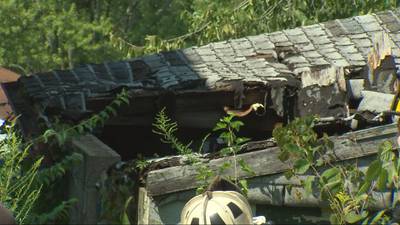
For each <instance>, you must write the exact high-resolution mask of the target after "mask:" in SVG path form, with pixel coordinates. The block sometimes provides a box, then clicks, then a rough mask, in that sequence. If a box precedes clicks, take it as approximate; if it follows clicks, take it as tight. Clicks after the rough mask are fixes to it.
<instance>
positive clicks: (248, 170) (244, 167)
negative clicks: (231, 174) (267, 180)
mask: <svg viewBox="0 0 400 225" xmlns="http://www.w3.org/2000/svg"><path fill="white" fill-rule="evenodd" d="M238 163H239V165H240V169H241V170H243V171H244V172H246V173H248V174H249V175H253V176H254V175H256V173H255V172H254V170H253V169H252V168H251V167H250V166H249V164H247V163H246V162H245V161H244V160H243V159H240V160H239V161H238Z"/></svg>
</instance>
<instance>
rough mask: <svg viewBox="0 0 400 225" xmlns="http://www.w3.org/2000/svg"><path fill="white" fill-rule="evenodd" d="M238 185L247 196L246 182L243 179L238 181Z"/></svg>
mask: <svg viewBox="0 0 400 225" xmlns="http://www.w3.org/2000/svg"><path fill="white" fill-rule="evenodd" d="M239 184H240V187H241V188H242V191H243V193H244V194H245V195H247V193H248V192H249V185H248V183H247V180H245V179H242V180H239Z"/></svg>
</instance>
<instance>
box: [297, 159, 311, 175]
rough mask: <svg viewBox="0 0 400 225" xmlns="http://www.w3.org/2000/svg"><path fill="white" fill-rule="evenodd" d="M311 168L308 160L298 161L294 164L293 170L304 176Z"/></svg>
mask: <svg viewBox="0 0 400 225" xmlns="http://www.w3.org/2000/svg"><path fill="white" fill-rule="evenodd" d="M310 166H311V165H310V163H309V162H308V161H307V160H306V159H298V160H296V161H295V162H294V165H293V169H294V170H295V172H296V173H298V174H304V173H305V172H307V170H308V169H309V168H310Z"/></svg>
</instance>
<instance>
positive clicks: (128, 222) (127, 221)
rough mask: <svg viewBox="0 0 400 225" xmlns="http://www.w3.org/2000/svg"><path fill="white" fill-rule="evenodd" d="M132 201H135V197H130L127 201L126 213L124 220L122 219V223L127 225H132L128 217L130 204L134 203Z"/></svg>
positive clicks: (124, 213)
mask: <svg viewBox="0 0 400 225" xmlns="http://www.w3.org/2000/svg"><path fill="white" fill-rule="evenodd" d="M132 199H133V197H132V196H130V197H129V198H128V199H127V200H126V201H125V206H124V212H123V215H122V219H121V223H122V224H127V225H130V224H131V222H130V221H129V217H128V212H127V210H128V206H129V203H130V202H131V201H132Z"/></svg>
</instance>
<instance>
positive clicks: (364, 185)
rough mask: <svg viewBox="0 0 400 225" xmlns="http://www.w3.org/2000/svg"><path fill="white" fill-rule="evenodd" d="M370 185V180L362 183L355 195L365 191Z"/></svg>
mask: <svg viewBox="0 0 400 225" xmlns="http://www.w3.org/2000/svg"><path fill="white" fill-rule="evenodd" d="M370 187H371V182H369V181H366V182H364V184H363V185H361V187H360V188H359V189H358V192H357V195H361V194H363V193H366V192H367V191H368V190H369V188H370Z"/></svg>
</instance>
